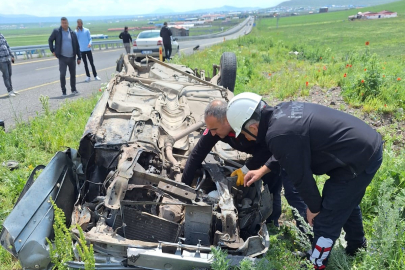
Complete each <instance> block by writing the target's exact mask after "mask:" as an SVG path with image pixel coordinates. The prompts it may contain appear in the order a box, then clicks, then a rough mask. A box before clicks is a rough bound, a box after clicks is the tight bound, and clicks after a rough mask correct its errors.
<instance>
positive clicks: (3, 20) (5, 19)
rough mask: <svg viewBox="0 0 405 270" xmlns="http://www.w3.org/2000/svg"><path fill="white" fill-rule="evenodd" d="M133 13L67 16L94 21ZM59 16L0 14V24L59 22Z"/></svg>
mask: <svg viewBox="0 0 405 270" xmlns="http://www.w3.org/2000/svg"><path fill="white" fill-rule="evenodd" d="M133 17H134V16H133V15H126V16H67V18H68V20H69V21H71V22H75V21H76V20H77V19H79V18H80V19H82V20H85V21H95V20H111V19H123V18H133ZM60 18H61V16H58V17H37V16H31V15H23V14H18V15H5V14H0V24H26V23H57V24H59V23H60Z"/></svg>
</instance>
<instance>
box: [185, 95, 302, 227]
mask: <svg viewBox="0 0 405 270" xmlns="http://www.w3.org/2000/svg"><path fill="white" fill-rule="evenodd" d="M226 107H227V103H226V102H224V101H222V100H214V101H212V102H211V103H210V104H209V105H208V106H207V108H206V109H205V113H204V118H205V123H206V125H207V129H206V130H205V132H204V134H203V136H202V137H201V138H200V140H199V141H198V143H197V145H196V146H195V147H194V149H193V151H192V152H191V154H190V157H189V158H188V160H187V163H186V166H185V168H184V171H183V176H182V182H183V183H185V184H187V185H191V184H192V181H193V179H194V174H195V171H196V170H197V169H198V168H199V167H200V166H201V163H202V162H203V161H204V159H205V158H206V156H207V155H208V154H209V153H210V151H211V149H212V148H213V147H214V146H215V144H216V143H217V142H218V141H223V142H225V143H227V144H229V145H230V146H231V147H232V148H234V149H236V150H239V151H242V152H245V153H249V154H252V155H253V157H252V158H251V159H250V160H248V161H247V162H246V164H245V166H243V167H242V168H240V169H238V170H236V171H235V172H233V173H232V176H235V175H237V176H238V181H237V184H238V185H243V177H244V175H245V174H246V173H247V172H248V171H249V170H255V169H258V168H260V166H261V165H263V163H265V162H266V161H267V160H268V159H269V158H270V157H271V153H270V151H269V150H268V148H267V147H266V145H265V144H257V143H256V142H255V141H248V140H247V139H246V137H245V136H243V135H240V136H238V137H236V136H235V132H233V130H232V128H231V126H230V125H229V123H228V121H227V119H226ZM263 182H264V184H267V185H268V188H269V191H270V193H272V194H273V213H272V214H271V216H270V217H269V218H268V219H267V222H272V223H274V225H276V226H278V219H279V217H280V215H281V195H280V191H281V187H282V184H284V189H285V197H286V199H287V201H288V203H289V204H290V205H291V206H293V207H295V208H297V210H298V212H299V213H300V214H301V215H302V216H303V217H305V212H306V205H305V203H304V202H303V201H302V199H301V198H300V197H299V195H298V192H297V191H296V190H295V189H294V188H293V186H292V184H290V181H289V180H288V178H287V177H286V175H285V174H284V173H283V172H281V171H280V170H279V169H277V170H274V171H272V172H271V173H269V174H266V175H265V176H264V177H263Z"/></svg>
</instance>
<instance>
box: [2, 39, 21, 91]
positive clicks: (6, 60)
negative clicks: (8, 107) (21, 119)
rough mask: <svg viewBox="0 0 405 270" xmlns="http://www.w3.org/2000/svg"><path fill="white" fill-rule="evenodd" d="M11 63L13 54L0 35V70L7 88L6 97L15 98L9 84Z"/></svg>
mask: <svg viewBox="0 0 405 270" xmlns="http://www.w3.org/2000/svg"><path fill="white" fill-rule="evenodd" d="M10 59H11V61H10ZM11 62H13V63H14V56H13V53H12V52H11V49H10V46H8V43H7V40H6V39H5V38H4V36H3V35H2V34H0V70H1V73H3V80H4V85H5V86H6V88H7V92H8V96H9V97H15V95H16V94H18V93H16V92H14V90H13V84H12V83H11V74H12V72H11Z"/></svg>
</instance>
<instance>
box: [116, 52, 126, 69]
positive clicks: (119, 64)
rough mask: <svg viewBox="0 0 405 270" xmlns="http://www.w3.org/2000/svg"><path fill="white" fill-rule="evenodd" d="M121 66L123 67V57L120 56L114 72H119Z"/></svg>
mask: <svg viewBox="0 0 405 270" xmlns="http://www.w3.org/2000/svg"><path fill="white" fill-rule="evenodd" d="M123 66H124V56H123V55H121V57H120V59H118V60H117V67H116V69H115V70H116V71H117V72H121V71H122V68H123Z"/></svg>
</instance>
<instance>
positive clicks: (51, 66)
mask: <svg viewBox="0 0 405 270" xmlns="http://www.w3.org/2000/svg"><path fill="white" fill-rule="evenodd" d="M58 66H59V65H56V66H50V67H44V68H37V69H35V70H43V69H48V68H54V67H58Z"/></svg>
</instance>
